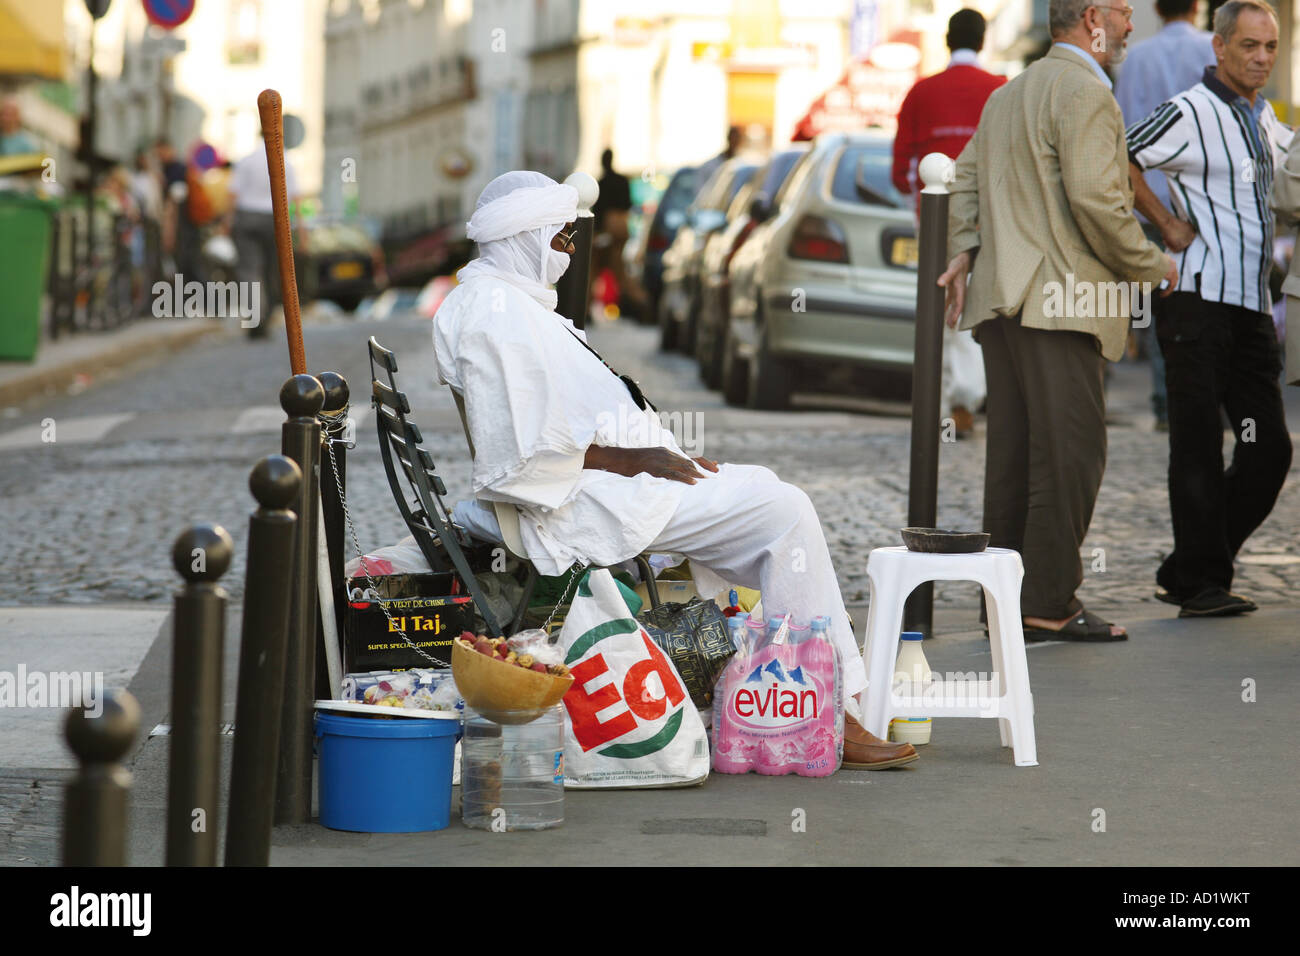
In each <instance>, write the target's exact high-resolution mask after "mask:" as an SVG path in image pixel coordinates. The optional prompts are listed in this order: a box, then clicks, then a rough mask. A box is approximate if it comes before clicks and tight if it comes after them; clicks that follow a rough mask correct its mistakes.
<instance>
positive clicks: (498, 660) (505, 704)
mask: <svg viewBox="0 0 1300 956" xmlns="http://www.w3.org/2000/svg"><path fill="white" fill-rule="evenodd" d="M451 672H452V677H453V678H454V679H455V681H456V688H457V689H458V690H459V691H460V696H461V697H462V698H464V700H465V704H466V706H468V707H472V708H473V709H474V710H476V711H478V712H479V713H480V714H482V715H483V716H484V717H486V718H488V719H489V720H494V721H496V722H497V723H498V724H526V723H528V722H529V721H531V720H536V719H537V718H538V717H540V716H541V715H542V714H544V713H545V712H546V711H547V710H549V709H550V708H552V707H554V706H555V705H556V704H558V703H559V702H560V699H561V698H562V697H564V695H565V694H566V693H567V692H568V690H569V688H570V687H571V686H572V685H573V675H572V674H570V673H569V669H568V668H567V667H565V666H564V665H563V664H552V665H550V666H547V665H546V664H543V663H542V662H541V661H538V660H536V659H535V658H534V657H533V655H531V654H526V653H525V654H521V653H519V652H517V651H515V650H513V649H511V647H510V646H509V645H508V644H507V643H506V641H505V639H504V638H500V637H487V636H485V635H482V634H478V635H475V634H474V633H472V632H471V631H465V632H464V633H462V634H461V636H460V637H458V638H456V640H455V641H453V642H452V648H451Z"/></svg>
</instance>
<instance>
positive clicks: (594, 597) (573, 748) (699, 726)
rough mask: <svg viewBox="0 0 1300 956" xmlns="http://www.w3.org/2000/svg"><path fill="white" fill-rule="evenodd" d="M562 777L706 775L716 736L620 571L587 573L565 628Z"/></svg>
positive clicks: (667, 779)
mask: <svg viewBox="0 0 1300 956" xmlns="http://www.w3.org/2000/svg"><path fill="white" fill-rule="evenodd" d="M559 645H560V647H561V648H562V649H563V651H564V663H565V665H566V666H567V667H568V668H569V672H570V673H571V674H572V675H573V678H574V680H573V686H572V687H570V688H569V691H568V693H566V694H565V695H564V712H565V713H564V785H565V786H566V787H569V788H572V789H596V788H603V787H680V786H687V785H690V784H696V783H702V782H704V780H705V779H706V778H707V777H708V775H709V743H708V735H707V734H706V733H705V730H704V723H703V721H701V720H700V715H699V712H698V711H697V710H696V709H695V707H694V706H693V705H692V703H691V699H690V696H689V695H688V694H687V691H686V687H685V685H684V684H683V683H682V679H681V677H680V676H679V675H678V673H677V670H676V668H674V667H673V663H672V661H671V660H669V658H668V656H667V655H666V654H665V653H664V652H663V651H662V650H660V648H659V646H658V645H657V644H655V642H654V641H653V640H651V639H650V635H649V634H647V633H646V631H645V628H643V627H642V626H641V625H640V624H638V623H637V621H636V620H635V619H634V618H632V617H631V616H630V615H629V614H628V608H627V604H626V603H625V602H624V600H623V596H622V594H621V593H620V592H619V589H618V586H617V585H616V583H615V581H614V578H613V576H612V575H611V574H610V573H609V572H608V571H606V570H603V569H602V570H596V571H592V572H590V573H589V574H588V575H587V576H586V578H585V579H584V580H583V582H582V583H581V584H580V585H579V586H578V593H577V596H576V597H575V598H574V600H573V604H572V606H571V607H570V609H569V613H568V616H567V617H566V618H565V621H564V627H563V628H562V629H561V631H560V639H559Z"/></svg>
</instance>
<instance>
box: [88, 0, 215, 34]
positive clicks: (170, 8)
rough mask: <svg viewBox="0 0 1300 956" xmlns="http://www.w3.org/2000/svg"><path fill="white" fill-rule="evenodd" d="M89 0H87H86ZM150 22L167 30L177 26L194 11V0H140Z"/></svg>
mask: <svg viewBox="0 0 1300 956" xmlns="http://www.w3.org/2000/svg"><path fill="white" fill-rule="evenodd" d="M87 2H89V0H87ZM142 2H143V3H144V15H145V16H147V17H148V18H149V22H150V23H156V24H157V25H158V26H160V27H163V28H165V29H167V30H170V29H172V28H173V27H178V26H180V25H181V24H182V23H184V22H185V21H186V20H188V19H189V18H190V14H191V13H193V12H194V0H142Z"/></svg>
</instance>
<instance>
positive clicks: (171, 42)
mask: <svg viewBox="0 0 1300 956" xmlns="http://www.w3.org/2000/svg"><path fill="white" fill-rule="evenodd" d="M140 48H141V49H142V50H144V52H145V55H146V56H151V57H154V58H159V57H169V56H175V55H176V54H177V53H184V52H185V38H184V37H178V36H177V35H176V34H174V33H167V32H163V31H162V30H151V31H149V32H148V33H146V34H145V35H144V36H143V37H141V39H140Z"/></svg>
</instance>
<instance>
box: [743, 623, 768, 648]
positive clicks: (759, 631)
mask: <svg viewBox="0 0 1300 956" xmlns="http://www.w3.org/2000/svg"><path fill="white" fill-rule="evenodd" d="M745 630H746V631H748V632H749V637H748V642H747V646H748V648H749V650H750V651H751V652H752V651H756V650H758V649H759V648H760V647H762V646H763V645H764V644H766V643H767V638H768V636H769V635H768V633H767V626H766V625H765V624H764V623H763V619H762V618H761V617H754V615H753V614H751V615H749V617H748V618H747V619H746V620H745Z"/></svg>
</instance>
